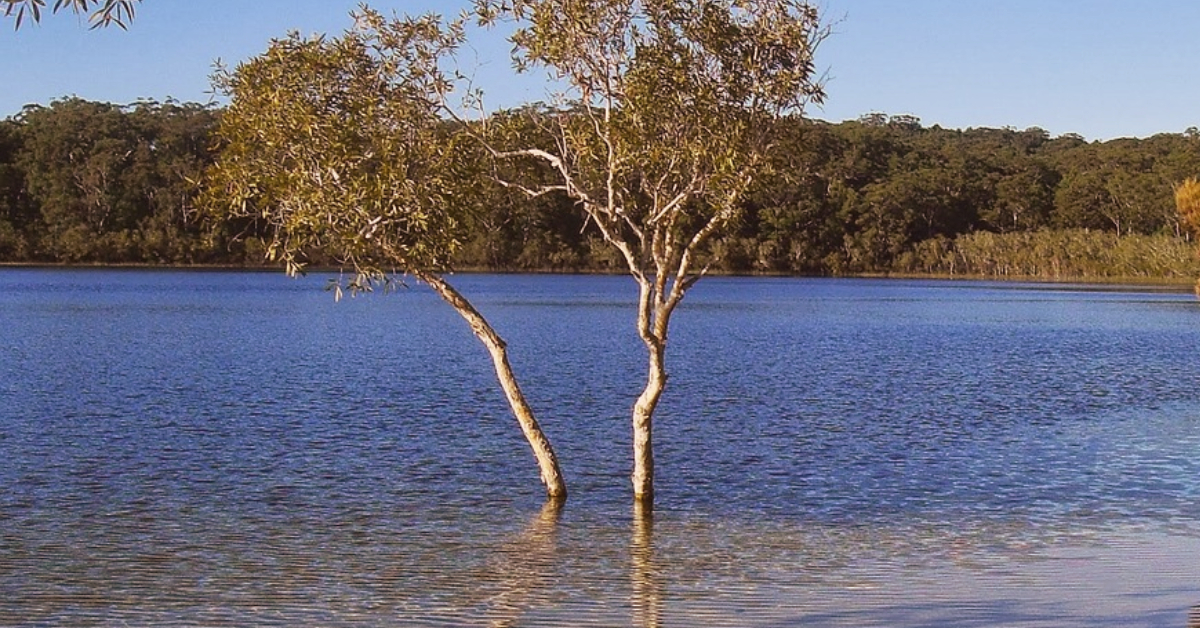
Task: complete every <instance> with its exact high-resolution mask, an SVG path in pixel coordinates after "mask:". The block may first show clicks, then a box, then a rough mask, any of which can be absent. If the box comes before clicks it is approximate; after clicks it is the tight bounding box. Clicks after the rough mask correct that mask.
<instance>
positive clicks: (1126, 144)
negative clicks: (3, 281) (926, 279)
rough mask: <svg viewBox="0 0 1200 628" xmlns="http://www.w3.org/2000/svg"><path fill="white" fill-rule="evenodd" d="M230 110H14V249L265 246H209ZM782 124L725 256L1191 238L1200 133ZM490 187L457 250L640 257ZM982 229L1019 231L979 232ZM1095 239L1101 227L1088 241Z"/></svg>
mask: <svg viewBox="0 0 1200 628" xmlns="http://www.w3.org/2000/svg"><path fill="white" fill-rule="evenodd" d="M219 115H220V111H217V110H213V109H211V108H208V107H205V106H201V105H195V104H186V105H185V104H179V103H165V104H160V103H154V102H144V103H136V104H134V105H129V106H117V105H110V104H105V103H95V102H88V101H83V100H77V99H70V100H62V101H57V102H54V103H52V104H51V105H49V106H47V107H34V108H30V109H28V110H26V111H25V112H23V113H22V114H21V115H19V116H16V117H14V118H12V119H9V120H6V121H2V122H0V261H4V262H22V261H23V262H28V261H44V262H81V263H100V262H107V263H111V262H121V263H151V264H158V263H172V264H187V263H227V264H246V263H249V264H261V263H263V261H264V254H265V250H266V249H265V245H264V244H263V243H262V240H261V239H260V238H258V237H255V233H254V230H253V229H254V227H253V222H252V221H246V222H244V223H240V224H233V223H230V224H226V225H222V226H221V229H223V231H222V232H221V233H216V234H213V235H214V236H215V240H214V242H213V244H212V245H211V246H208V245H206V244H205V238H204V235H205V234H203V233H202V232H201V231H200V230H199V228H198V226H197V225H196V224H195V221H194V220H192V219H190V218H189V214H188V208H189V207H190V206H191V203H192V200H191V199H192V197H193V194H194V190H193V188H192V186H191V185H190V184H189V183H188V181H189V180H198V178H199V173H200V172H201V171H203V168H204V166H205V165H206V164H209V163H211V161H212V157H213V156H214V155H215V154H216V151H219V150H220V147H214V146H211V142H212V139H211V135H212V132H213V129H214V128H215V126H216V120H217V118H218V116H219ZM498 115H501V116H505V117H506V118H505V120H503V124H499V123H497V124H492V125H491V126H492V128H498V127H503V128H504V129H506V132H508V133H511V134H513V135H514V136H517V137H520V138H521V139H523V140H524V141H525V142H526V144H530V145H536V146H540V147H542V148H546V149H549V148H552V147H553V138H552V137H551V136H550V135H548V134H547V133H546V128H547V126H546V125H547V124H548V122H546V121H545V120H543V121H542V122H539V120H540V119H541V118H542V117H544V116H548V115H550V111H549V110H548V109H547V108H544V107H541V106H540V105H531V106H529V107H525V108H522V109H520V110H516V111H512V112H506V113H502V114H498ZM494 122H498V121H494ZM772 133H773V134H774V138H775V140H774V141H775V143H776V144H777V146H778V147H779V149H778V150H777V151H775V152H774V153H773V154H774V155H775V161H776V163H774V164H773V167H772V168H770V169H769V172H770V176H768V177H765V178H762V179H759V180H758V181H757V182H756V184H755V187H754V189H753V191H752V193H751V194H749V195H748V197H747V199H746V200H745V201H744V202H745V208H744V210H745V211H743V212H742V214H741V216H740V217H739V219H738V222H737V223H736V226H735V228H733V229H731V230H730V232H729V233H728V235H727V236H726V237H723V238H722V239H720V240H719V241H716V242H714V243H712V244H711V246H710V247H709V249H708V251H707V255H709V256H710V261H713V268H714V269H716V270H722V271H727V272H779V273H805V274H842V273H854V272H896V271H898V272H939V273H962V272H984V273H985V274H986V273H988V272H989V271H988V270H987V269H989V268H1000V266H1003V265H999V266H998V265H994V264H990V263H984V264H982V265H976V264H966V263H965V262H964V255H967V254H968V253H970V255H971V256H975V255H976V252H978V251H979V250H980V246H983V245H984V244H986V243H995V244H996V245H997V246H999V243H1000V242H1006V243H1007V244H1005V247H1009V246H1010V245H1012V246H1017V245H1021V244H1020V243H1024V244H1025V245H1029V246H1034V240H1033V239H1030V238H1032V237H1033V236H1030V237H1025V236H1024V235H1023V234H1036V233H1039V232H1041V231H1042V230H1046V229H1052V230H1054V231H1056V232H1061V233H1059V235H1057V236H1054V238H1057V240H1055V241H1062V242H1068V243H1070V246H1071V247H1072V250H1075V251H1081V252H1086V250H1092V249H1095V250H1100V249H1101V248H1111V246H1109V244H1103V243H1107V242H1108V240H1107V236H1108V235H1114V236H1115V235H1117V234H1119V235H1120V236H1121V237H1122V238H1125V237H1126V236H1134V235H1143V236H1156V237H1162V238H1180V237H1191V235H1190V234H1188V233H1186V230H1185V229H1183V228H1182V226H1181V223H1180V218H1179V215H1178V213H1177V212H1176V211H1175V203H1174V198H1173V196H1172V195H1173V193H1174V187H1175V186H1176V185H1177V184H1178V183H1179V182H1180V181H1184V180H1185V179H1188V178H1189V177H1195V176H1197V175H1198V174H1200V134H1195V133H1190V134H1189V133H1180V134H1162V135H1156V136H1154V137H1150V138H1146V139H1139V140H1132V139H1125V140H1113V141H1108V142H1090V143H1089V142H1086V141H1084V140H1083V139H1082V138H1080V137H1078V136H1074V135H1064V136H1061V137H1057V138H1051V137H1049V135H1048V134H1047V133H1046V132H1045V131H1043V130H1041V129H1037V128H1033V129H1027V130H1024V131H1017V130H1012V129H968V130H963V131H959V130H949V129H942V128H939V127H922V126H920V124H919V123H917V122H916V121H915V120H914V119H912V118H911V117H899V118H897V119H893V118H891V117H888V116H886V115H883V114H875V115H872V116H866V117H864V118H863V119H860V120H857V121H851V122H844V123H841V124H828V123H823V122H815V121H806V120H800V119H792V118H786V119H784V120H782V121H781V122H779V123H778V124H777V125H776V127H775V128H774V129H772ZM498 167H507V168H517V167H521V168H531V169H534V170H536V169H538V168H541V169H542V170H543V171H542V172H540V173H537V172H535V173H532V174H531V173H529V172H524V173H520V176H519V177H518V176H517V174H518V173H511V172H510V173H499V174H501V175H503V176H502V178H513V179H515V178H520V179H521V180H525V181H535V182H536V181H541V182H543V183H546V184H549V183H551V182H552V181H553V180H554V173H553V172H551V171H550V170H549V168H547V167H546V166H545V165H544V164H541V163H538V162H536V161H534V160H524V161H509V162H505V163H502V164H501V165H500V166H498ZM538 177H540V178H538ZM481 193H483V194H488V195H490V197H489V199H488V200H487V202H482V203H480V204H479V209H478V211H477V212H475V214H474V215H473V216H472V217H471V224H468V225H465V229H464V232H463V236H462V237H463V245H462V247H461V249H460V250H459V251H458V253H457V254H456V258H455V260H454V263H455V265H456V266H457V267H459V268H478V269H497V270H526V271H528V270H560V271H575V270H599V271H613V270H617V271H619V270H621V269H622V267H623V263H624V262H623V261H622V260H620V259H617V258H616V257H615V256H614V255H613V252H612V249H611V248H610V247H607V246H604V244H603V242H602V240H601V238H600V235H599V233H598V232H597V229H596V227H595V225H594V224H592V223H590V222H586V221H583V220H582V219H581V217H580V216H581V214H580V212H578V211H576V208H575V206H574V203H573V201H571V200H570V199H568V198H566V196H565V195H562V194H546V195H543V196H541V197H538V198H537V199H533V200H532V201H531V200H530V199H526V198H514V197H513V196H512V195H511V194H510V193H507V192H504V191H502V190H495V189H493V190H484V191H482V192H481ZM1076 230H1078V233H1076ZM1066 232H1070V234H1068V233H1066ZM968 234H999V235H1004V236H1006V237H1008V238H1009V240H1004V239H1003V238H1002V239H989V238H976V239H972V240H966V239H962V237H963V236H965V235H968ZM1080 234H1083V235H1080ZM1088 234H1091V235H1088ZM234 236H240V237H237V238H235V237H234ZM1044 237H1048V236H1044ZM1054 238H1051V239H1054ZM1081 238H1083V239H1088V238H1091V239H1093V240H1095V242H1096V243H1097V244H1096V246H1095V247H1091V249H1088V248H1087V247H1082V248H1081ZM1134 241H1136V240H1134ZM1038 242H1040V240H1039V241H1038ZM956 243H957V244H961V245H963V246H964V247H966V248H961V247H960V248H956ZM981 243H983V244H981ZM1038 246H1041V245H1040V244H1038ZM1154 246H1155V247H1157V249H1156V250H1168V249H1169V250H1175V249H1174V248H1173V247H1170V246H1167V245H1166V244H1165V243H1163V244H1155V245H1154ZM985 248H986V246H985ZM1010 248H1011V247H1010ZM1185 248H1186V247H1185ZM1005 250H1008V249H1005ZM1179 250H1184V249H1183V248H1180V249H1179ZM1081 254H1083V253H1081ZM1131 254H1132V253H1131ZM1155 255H1157V253H1154V252H1153V251H1151V252H1147V253H1145V257H1146V258H1147V259H1149V258H1151V257H1153V256H1155ZM320 259H321V258H320V256H319V255H318V257H317V258H316V261H319V260H320ZM328 259H330V260H332V259H333V257H332V256H329V257H328ZM973 259H978V258H975V257H973ZM1184 261H1187V260H1184ZM1010 266H1011V268H1012V269H1015V268H1018V267H1021V266H1025V267H1028V266H1029V265H1028V264H1012V265H1010ZM1123 266H1125V267H1128V265H1127V264H1126V265H1123ZM1150 266H1153V264H1151V265H1150ZM1046 267H1047V268H1049V266H1046ZM1158 267H1162V266H1161V265H1158ZM1062 268H1063V269H1064V270H1063V272H1068V270H1067V267H1065V266H1064V267H1062ZM1088 268H1090V269H1091V270H1090V271H1089V272H1095V271H1098V270H1100V266H1099V265H1095V264H1089V265H1088ZM994 272H996V273H1000V271H999V270H996V271H994ZM1011 272H1016V271H1015V270H1013V271H1011ZM1114 272H1115V271H1114ZM1151 272H1153V271H1152V270H1151V269H1150V267H1149V266H1148V267H1147V268H1146V269H1144V271H1142V272H1140V273H1139V274H1149V273H1151Z"/></svg>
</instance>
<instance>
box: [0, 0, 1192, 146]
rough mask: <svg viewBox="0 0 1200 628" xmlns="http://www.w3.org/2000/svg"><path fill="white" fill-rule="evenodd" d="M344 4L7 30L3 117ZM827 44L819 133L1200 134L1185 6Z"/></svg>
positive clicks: (490, 69) (982, 11) (173, 79)
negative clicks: (897, 123) (841, 125)
mask: <svg viewBox="0 0 1200 628" xmlns="http://www.w3.org/2000/svg"><path fill="white" fill-rule="evenodd" d="M357 4H358V3H357V1H355V0H145V1H144V2H143V3H142V4H141V5H140V9H139V11H138V14H137V18H136V20H135V21H134V23H133V24H132V25H131V27H130V29H129V30H128V31H121V30H120V29H116V28H110V29H107V30H95V31H89V30H88V29H87V24H86V23H85V22H83V21H81V20H79V19H77V18H76V17H75V16H74V15H72V14H70V13H60V14H59V15H56V16H50V17H45V18H44V19H43V23H42V24H41V25H32V26H22V28H21V30H19V31H15V32H14V31H13V28H12V26H13V25H12V20H11V19H8V20H7V21H5V22H3V23H0V58H2V59H3V62H0V117H4V116H9V115H13V114H15V113H17V112H19V111H20V109H21V107H22V106H23V105H25V104H26V103H40V104H46V103H48V102H49V101H50V100H52V99H54V98H58V97H63V96H69V95H76V96H79V97H81V98H86V99H89V100H102V101H111V102H116V103H128V102H132V101H134V100H137V99H138V98H142V97H145V98H153V99H156V100H164V99H166V98H168V97H173V98H176V99H178V100H184V101H205V100H207V99H208V98H209V95H208V94H207V91H208V89H209V87H208V75H209V74H210V72H211V68H212V64H213V62H214V61H215V60H216V59H218V58H219V59H222V60H224V61H226V62H229V63H233V62H236V61H239V60H242V59H245V58H248V57H250V56H253V55H254V54H257V53H258V52H261V51H262V50H263V49H264V48H265V46H266V44H267V42H268V40H269V39H270V38H272V37H277V36H282V35H284V34H286V33H287V32H288V31H289V30H293V29H294V30H299V31H301V32H304V33H313V32H329V33H337V32H340V31H342V30H344V29H345V28H346V27H347V26H349V24H350V20H349V17H348V14H349V12H350V11H351V10H352V9H353V8H354V7H356V6H357ZM371 4H372V6H374V7H376V8H379V9H381V10H385V11H390V10H396V11H401V12H410V13H421V12H427V11H434V12H440V13H446V14H453V13H456V12H457V11H459V10H460V9H461V7H462V6H464V4H465V3H463V2H458V1H455V0H447V1H443V2H436V1H433V0H379V1H378V2H373V3H371ZM819 5H820V6H821V7H823V9H824V13H825V15H826V16H827V18H828V19H829V20H830V21H831V22H832V23H833V24H834V29H835V33H834V35H833V36H832V37H831V38H830V39H828V40H827V41H826V42H825V43H824V44H823V46H822V48H821V50H820V56H819V62H820V66H821V69H822V70H823V71H826V72H827V73H828V79H829V80H828V85H827V90H828V93H829V98H828V101H827V102H826V104H825V106H824V107H821V108H813V109H811V110H810V111H809V114H810V115H811V116H812V117H816V118H821V119H825V120H830V121H841V120H846V119H854V118H857V117H859V116H861V115H862V114H865V113H869V112H884V113H890V114H911V115H915V116H917V117H919V118H921V120H922V122H923V123H924V124H925V125H927V126H928V125H933V124H940V125H942V126H944V127H950V128H965V127H981V126H984V127H1004V126H1011V127H1016V128H1018V129H1023V128H1027V127H1030V126H1040V127H1042V128H1044V129H1046V130H1047V131H1049V132H1050V133H1051V134H1052V135H1055V136H1057V135H1061V134H1064V133H1078V134H1080V135H1083V136H1084V137H1086V138H1088V139H1093V140H1095V139H1099V140H1107V139H1111V138H1115V137H1126V136H1133V137H1146V136H1149V135H1153V134H1155V133H1162V132H1168V133H1178V132H1182V131H1184V130H1185V129H1187V128H1188V127H1191V126H1200V78H1197V77H1198V76H1200V73H1198V72H1197V70H1196V65H1197V62H1198V61H1200V36H1198V35H1197V33H1200V2H1198V1H1195V0H1143V1H1142V2H1138V3H1130V2H1128V1H1127V0H1120V1H1118V0H823V1H822V2H820V3H819ZM484 35H485V36H484V37H483V38H482V39H479V40H476V42H475V44H474V54H473V57H474V59H469V60H468V61H470V62H473V61H475V60H477V61H478V62H479V64H481V65H480V67H479V69H477V70H476V71H475V74H476V77H477V80H478V82H479V83H480V84H481V85H482V86H483V87H484V89H485V90H486V92H487V93H488V100H489V101H490V102H491V103H493V104H498V105H506V106H507V105H515V104H519V103H521V102H527V101H532V100H543V99H545V90H544V88H543V86H542V85H541V84H540V83H539V81H537V80H535V79H533V78H524V79H516V78H514V77H513V76H512V74H511V72H510V71H509V69H508V63H507V53H508V46H507V44H506V43H505V42H504V40H503V35H502V34H501V33H486V34H484Z"/></svg>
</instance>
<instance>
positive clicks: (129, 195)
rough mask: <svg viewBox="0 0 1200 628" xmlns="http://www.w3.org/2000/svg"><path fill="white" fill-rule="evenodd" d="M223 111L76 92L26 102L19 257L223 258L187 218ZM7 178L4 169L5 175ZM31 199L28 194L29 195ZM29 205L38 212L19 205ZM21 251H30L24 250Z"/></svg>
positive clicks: (18, 123)
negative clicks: (89, 97) (119, 101)
mask: <svg viewBox="0 0 1200 628" xmlns="http://www.w3.org/2000/svg"><path fill="white" fill-rule="evenodd" d="M215 122H216V113H215V112H214V111H212V110H211V109H210V108H208V107H205V106H201V105H195V104H187V105H183V104H178V103H174V102H168V103H156V102H150V101H147V102H139V103H137V104H134V105H130V106H125V107H121V106H117V105H112V104H108V103H97V102H89V101H85V100H79V99H67V100H60V101H55V102H54V103H52V104H51V105H50V106H49V107H29V108H26V109H25V110H24V111H23V112H22V113H21V115H20V116H18V117H17V118H16V120H15V122H12V121H10V122H9V123H8V124H9V125H10V128H11V127H12V126H13V125H15V128H16V130H17V135H18V140H19V144H20V148H19V150H18V151H17V155H16V160H15V163H14V162H10V163H9V166H10V167H12V166H15V167H16V168H17V170H18V171H19V172H18V173H17V174H15V175H12V176H10V177H7V178H8V179H9V180H14V181H15V180H16V179H18V178H19V179H21V185H23V188H24V189H23V192H20V193H18V194H16V195H15V197H16V198H15V200H13V201H10V202H11V203H15V204H16V205H17V208H16V209H14V210H9V211H10V212H14V211H15V212H19V213H18V215H20V216H21V217H22V218H23V219H24V220H25V221H26V222H25V224H23V225H21V231H22V232H23V237H24V241H25V244H24V245H23V248H22V249H21V250H20V251H16V250H14V251H11V253H13V254H15V255H17V256H19V257H18V259H20V258H32V259H34V260H44V261H56V262H74V263H80V262H88V263H118V262H141V263H176V264H181V263H200V262H208V261H214V260H215V259H216V258H215V257H214V256H213V254H212V252H211V251H209V250H208V248H207V247H206V246H205V245H204V244H203V239H202V237H201V236H202V234H201V231H200V230H199V228H198V226H197V225H196V224H195V222H194V221H192V220H190V219H189V211H190V207H191V199H192V197H193V196H194V194H195V191H196V190H195V186H194V185H193V184H192V183H190V181H194V180H197V179H199V176H200V173H201V172H202V171H203V168H204V166H205V165H206V164H207V163H208V162H209V160H210V158H209V150H208V144H209V141H210V140H209V135H210V133H211V131H212V128H213V126H214V124H215ZM0 176H2V175H0ZM26 196H27V199H26V198H25V197H26ZM26 202H28V203H29V204H31V205H32V207H34V208H36V213H34V212H30V211H28V210H27V209H22V207H23V204H24V203H26ZM22 253H23V255H22Z"/></svg>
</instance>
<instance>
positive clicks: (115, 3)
mask: <svg viewBox="0 0 1200 628" xmlns="http://www.w3.org/2000/svg"><path fill="white" fill-rule="evenodd" d="M141 1H142V0H54V7H53V8H52V9H51V10H52V12H54V13H58V12H59V10H61V9H65V8H70V9H71V11H73V12H74V13H75V14H77V15H84V14H86V15H87V16H88V21H89V22H91V23H92V28H99V27H101V26H111V25H114V24H115V25H116V26H118V27H120V28H121V29H125V28H127V27H128V25H129V22H131V21H133V13H134V6H135V4H136V3H139V2H141ZM0 2H3V3H4V16H5V17H10V16H13V15H15V16H16V26H15V27H16V28H21V22H22V21H24V19H25V16H29V17H30V18H31V19H32V20H33V21H34V22H40V21H41V20H42V10H43V9H45V8H46V0H0ZM89 12H90V13H89Z"/></svg>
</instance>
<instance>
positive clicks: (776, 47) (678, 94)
mask: <svg viewBox="0 0 1200 628" xmlns="http://www.w3.org/2000/svg"><path fill="white" fill-rule="evenodd" d="M475 12H476V14H477V16H478V18H479V21H480V22H481V23H482V24H484V25H492V24H497V23H503V22H511V23H513V24H514V25H515V26H516V30H515V32H514V34H513V35H512V38H511V40H512V43H513V45H514V61H515V64H516V66H517V68H518V69H529V68H543V69H546V70H548V71H549V73H550V75H551V76H552V78H554V79H556V80H557V84H558V85H561V86H562V87H563V90H564V92H563V93H562V94H561V95H560V96H561V98H560V99H559V101H558V103H557V104H558V106H556V107H555V108H552V109H549V110H543V111H541V112H540V113H538V115H539V116H540V121H539V122H540V123H541V124H542V125H543V126H544V127H545V128H546V130H547V132H548V133H549V134H550V135H552V136H553V137H554V140H555V141H554V146H555V148H554V149H553V150H546V149H544V148H540V147H532V146H530V145H529V143H523V142H522V138H520V137H513V134H511V133H505V132H504V129H503V128H496V127H497V126H501V125H498V124H495V123H494V122H495V120H496V119H495V118H493V119H492V120H491V122H492V123H488V119H485V120H483V122H484V123H487V124H485V125H484V128H485V130H484V132H483V133H482V138H483V139H484V141H485V142H486V143H487V144H488V146H489V147H490V149H491V151H492V153H493V155H494V156H495V157H497V158H498V159H501V160H517V161H520V160H526V161H532V162H540V163H541V164H543V165H548V166H549V167H550V169H551V170H552V172H553V173H554V174H555V180H554V182H553V183H550V184H530V183H528V182H527V181H522V180H505V181H503V183H504V184H506V185H509V186H511V187H513V188H516V189H519V190H521V191H523V192H524V193H526V194H527V195H529V196H531V197H536V196H541V195H544V194H552V193H559V194H565V195H567V196H569V197H570V198H571V199H573V200H574V201H575V202H576V205H577V206H578V207H579V208H581V209H582V211H583V212H584V213H585V214H586V216H587V218H588V219H589V221H590V222H591V223H592V224H594V225H595V226H596V227H598V229H599V230H600V232H601V233H602V234H603V237H604V240H605V241H607V242H608V244H610V245H611V246H612V247H615V249H616V250H617V251H619V257H620V258H621V259H622V260H623V263H624V266H625V267H626V270H627V271H628V272H629V273H630V275H632V276H633V278H634V279H635V280H636V281H637V285H638V308H637V318H636V321H637V323H636V325H637V332H638V335H639V336H640V337H641V339H642V341H643V343H644V344H645V347H646V351H647V356H648V368H647V375H646V383H645V386H644V388H643V389H642V391H641V394H640V395H639V397H638V398H637V401H636V403H635V404H634V407H633V412H632V415H633V416H632V422H633V473H632V482H633V493H634V497H635V500H636V501H637V502H638V503H642V504H646V505H649V504H652V503H653V498H654V454H653V418H654V413H655V409H656V407H657V406H658V403H659V400H660V398H661V397H662V394H663V391H664V389H665V386H666V382H667V369H666V349H667V339H668V331H669V325H670V321H671V316H672V314H673V313H674V312H675V311H676V308H677V307H678V306H679V304H680V302H681V301H682V299H683V298H684V294H685V293H686V292H687V290H688V289H689V288H690V287H691V286H692V285H693V284H695V282H696V281H697V280H698V279H700V277H701V276H703V275H704V274H705V272H706V271H707V269H708V268H709V265H710V264H711V263H712V262H714V261H715V260H714V257H713V255H712V250H711V249H710V245H711V244H713V242H714V240H716V239H718V238H720V237H722V236H724V235H726V234H728V233H729V230H730V228H731V226H733V225H734V224H735V222H736V221H737V219H738V217H739V214H740V213H741V211H742V208H743V205H744V202H745V200H746V197H747V195H748V191H749V190H750V187H751V184H752V183H753V182H754V181H755V179H756V177H759V176H761V175H762V174H763V173H764V169H766V168H767V167H768V165H769V161H768V159H769V157H770V156H771V154H772V152H773V149H774V141H773V138H774V137H775V134H774V133H773V130H774V129H773V127H774V126H775V124H776V123H777V122H778V121H779V120H781V119H783V118H784V117H787V116H799V115H801V114H802V113H803V110H804V107H805V106H806V105H807V104H809V103H813V102H818V103H819V102H820V101H821V100H822V98H823V96H824V92H823V88H822V81H821V80H820V77H819V76H818V75H817V73H816V71H815V63H814V59H813V55H814V52H815V50H816V48H817V46H818V45H819V43H820V42H821V41H822V40H823V39H824V38H825V37H826V36H827V34H828V29H827V28H826V27H823V26H822V25H821V23H820V20H819V16H818V11H817V9H816V8H815V7H814V6H812V5H810V4H808V3H807V2H804V1H802V0H477V1H476V5H475ZM489 134H490V135H489Z"/></svg>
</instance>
